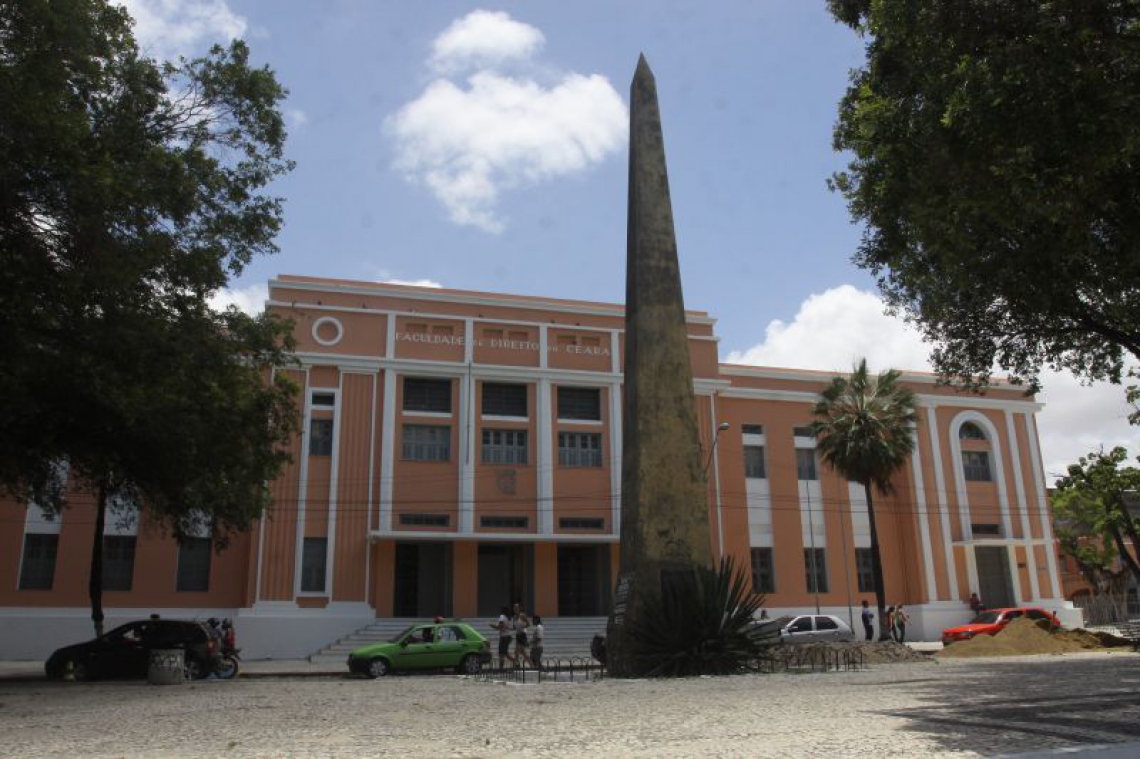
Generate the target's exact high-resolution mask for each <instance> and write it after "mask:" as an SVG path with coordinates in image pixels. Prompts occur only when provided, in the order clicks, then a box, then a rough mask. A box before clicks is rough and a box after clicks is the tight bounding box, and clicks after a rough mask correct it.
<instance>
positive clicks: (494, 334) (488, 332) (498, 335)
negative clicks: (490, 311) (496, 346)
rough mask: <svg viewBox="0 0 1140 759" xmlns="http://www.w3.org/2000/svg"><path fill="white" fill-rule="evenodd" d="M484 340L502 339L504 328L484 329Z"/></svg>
mask: <svg viewBox="0 0 1140 759" xmlns="http://www.w3.org/2000/svg"><path fill="white" fill-rule="evenodd" d="M483 339H484V340H502V339H503V330H501V329H485V330H483Z"/></svg>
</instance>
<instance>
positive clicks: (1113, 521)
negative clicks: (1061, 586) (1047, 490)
mask: <svg viewBox="0 0 1140 759" xmlns="http://www.w3.org/2000/svg"><path fill="white" fill-rule="evenodd" d="M1127 458H1128V452H1127V451H1126V450H1125V449H1124V448H1121V447H1119V446H1117V447H1116V448H1113V449H1112V450H1111V451H1109V452H1108V453H1105V452H1104V451H1103V450H1102V451H1094V452H1093V453H1090V454H1088V455H1087V456H1082V457H1081V458H1080V459H1079V460H1078V462H1077V463H1076V464H1071V465H1070V466H1069V472H1068V474H1067V475H1065V476H1064V477H1062V478H1060V479H1059V480H1057V485H1056V493H1055V495H1054V497H1053V499H1052V500H1053V514H1054V516H1055V520H1054V523H1055V525H1056V530H1057V537H1058V539H1059V540H1060V542H1061V547H1062V548H1063V549H1064V550H1065V553H1067V554H1069V555H1070V556H1072V557H1073V558H1075V559H1076V560H1077V563H1078V565H1079V566H1080V568H1081V572H1082V573H1083V574H1084V575H1085V576H1086V577H1087V578H1088V580H1089V581H1090V582H1091V583H1092V584H1093V586H1094V587H1096V588H1098V590H1108V591H1113V592H1116V593H1123V592H1124V590H1123V588H1121V587H1120V584H1121V577H1120V576H1121V574H1123V572H1120V571H1117V570H1116V566H1117V559H1119V560H1120V561H1121V562H1122V563H1123V565H1124V567H1125V571H1126V572H1131V573H1132V575H1133V576H1134V577H1135V578H1136V581H1137V582H1140V561H1138V559H1140V556H1138V555H1137V553H1136V551H1137V547H1140V519H1138V518H1137V516H1136V515H1135V514H1133V513H1132V511H1131V510H1130V509H1129V508H1128V503H1127V501H1126V498H1127V497H1128V496H1129V495H1131V496H1133V497H1134V496H1135V495H1136V494H1137V493H1138V492H1140V469H1137V468H1136V467H1132V466H1126V467H1122V466H1121V464H1122V463H1123V462H1124V461H1125V460H1126V459H1127ZM1129 542H1130V543H1131V548H1130V547H1129ZM1123 584H1124V585H1127V578H1126V577H1125V578H1124V583H1123Z"/></svg>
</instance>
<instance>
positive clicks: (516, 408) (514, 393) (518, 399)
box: [483, 382, 527, 419]
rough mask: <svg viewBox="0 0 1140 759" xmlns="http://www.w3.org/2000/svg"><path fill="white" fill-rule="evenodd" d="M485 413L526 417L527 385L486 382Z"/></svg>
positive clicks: (484, 391)
mask: <svg viewBox="0 0 1140 759" xmlns="http://www.w3.org/2000/svg"><path fill="white" fill-rule="evenodd" d="M483 413H484V414H485V415H486V416H514V417H519V418H520V419H526V415H527V410H526V385H506V384H501V383H498V382H484V383H483Z"/></svg>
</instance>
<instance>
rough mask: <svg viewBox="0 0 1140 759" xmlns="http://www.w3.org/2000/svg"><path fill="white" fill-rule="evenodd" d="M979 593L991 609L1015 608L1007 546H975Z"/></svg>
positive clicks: (983, 601) (1015, 601)
mask: <svg viewBox="0 0 1140 759" xmlns="http://www.w3.org/2000/svg"><path fill="white" fill-rule="evenodd" d="M974 559H975V561H976V563H977V565H978V593H979V594H980V595H981V598H982V603H984V604H985V605H986V607H987V608H990V609H1000V608H1001V607H1003V606H1014V605H1016V603H1017V600H1016V599H1015V598H1014V597H1013V579H1012V578H1011V577H1010V574H1009V550H1008V549H1007V548H1006V547H1005V546H975V547H974Z"/></svg>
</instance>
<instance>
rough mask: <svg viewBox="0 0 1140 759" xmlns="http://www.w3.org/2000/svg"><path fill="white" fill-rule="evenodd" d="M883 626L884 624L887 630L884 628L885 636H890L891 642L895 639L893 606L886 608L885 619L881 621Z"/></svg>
mask: <svg viewBox="0 0 1140 759" xmlns="http://www.w3.org/2000/svg"><path fill="white" fill-rule="evenodd" d="M883 624H885V625H886V626H887V628H886V630H887V635H890V636H891V640H894V639H895V607H893V606H888V607H887V618H886V619H885V620H884V621H883Z"/></svg>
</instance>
